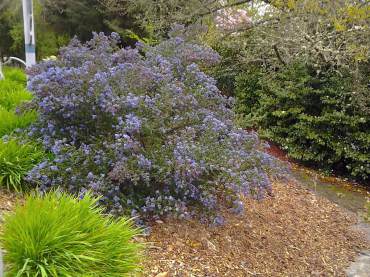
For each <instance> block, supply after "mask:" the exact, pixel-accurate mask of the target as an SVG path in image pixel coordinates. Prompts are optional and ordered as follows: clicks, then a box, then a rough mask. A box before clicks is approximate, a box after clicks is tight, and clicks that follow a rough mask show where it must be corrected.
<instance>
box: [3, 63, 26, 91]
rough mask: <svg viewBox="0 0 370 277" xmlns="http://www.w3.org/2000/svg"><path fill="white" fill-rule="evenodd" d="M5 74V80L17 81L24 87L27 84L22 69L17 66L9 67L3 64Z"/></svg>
mask: <svg viewBox="0 0 370 277" xmlns="http://www.w3.org/2000/svg"><path fill="white" fill-rule="evenodd" d="M3 72H4V75H5V80H11V81H12V82H15V83H18V84H20V85H21V86H23V87H25V86H26V84H27V77H26V74H25V73H24V70H22V69H20V68H18V67H9V66H5V67H4V68H3Z"/></svg>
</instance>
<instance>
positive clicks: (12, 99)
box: [0, 80, 32, 111]
mask: <svg viewBox="0 0 370 277" xmlns="http://www.w3.org/2000/svg"><path fill="white" fill-rule="evenodd" d="M31 100H32V94H31V93H30V92H28V91H27V90H25V88H24V87H23V86H22V85H19V84H17V83H14V82H11V81H7V80H5V81H0V106H1V107H3V108H4V109H6V110H8V111H9V110H14V109H15V108H16V107H17V106H19V105H20V104H21V103H23V102H27V101H31Z"/></svg>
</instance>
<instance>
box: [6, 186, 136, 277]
mask: <svg viewBox="0 0 370 277" xmlns="http://www.w3.org/2000/svg"><path fill="white" fill-rule="evenodd" d="M132 224H133V223H132V221H131V220H127V219H125V218H121V219H119V220H116V219H113V218H112V217H111V216H103V214H102V209H101V208H99V207H98V206H97V199H95V198H93V197H91V196H90V195H89V194H86V195H85V196H84V198H83V199H75V198H73V197H72V196H69V195H67V194H64V193H60V192H51V193H47V194H46V195H44V196H39V195H32V196H29V197H28V198H27V199H26V200H25V203H24V204H19V205H18V206H17V207H16V208H15V210H14V212H12V213H10V214H8V215H6V217H5V220H4V226H3V233H2V235H1V244H2V248H3V249H4V250H5V253H4V262H5V266H6V268H5V270H6V275H5V276H9V277H10V276H33V277H37V276H40V277H41V276H42V277H48V276H55V277H56V276H60V277H62V276H76V277H78V276H96V277H99V276H101V277H103V276H104V277H105V276H112V277H113V276H117V277H118V276H120V277H121V276H128V274H129V273H132V272H134V271H135V270H137V269H138V264H139V260H140V251H141V250H140V249H141V248H142V245H140V244H137V243H134V242H132V238H133V236H135V235H137V234H138V230H137V229H135V228H134V227H133V226H132ZM130 276H131V275H130Z"/></svg>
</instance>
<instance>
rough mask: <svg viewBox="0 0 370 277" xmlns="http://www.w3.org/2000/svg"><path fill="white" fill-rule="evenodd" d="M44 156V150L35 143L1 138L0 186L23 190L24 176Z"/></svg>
mask: <svg viewBox="0 0 370 277" xmlns="http://www.w3.org/2000/svg"><path fill="white" fill-rule="evenodd" d="M44 157H45V153H44V151H43V150H42V148H41V147H40V146H39V145H37V144H35V143H30V142H28V143H22V142H19V141H18V140H16V139H11V140H9V141H3V140H1V139H0V186H5V187H7V188H8V189H12V190H16V191H20V190H22V181H23V177H24V176H25V175H26V174H27V172H28V171H29V170H31V169H32V168H33V167H34V166H35V165H36V164H38V163H39V162H40V161H41V160H42V159H43V158H44Z"/></svg>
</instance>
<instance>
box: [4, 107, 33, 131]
mask: <svg viewBox="0 0 370 277" xmlns="http://www.w3.org/2000/svg"><path fill="white" fill-rule="evenodd" d="M36 119H37V112H36V111H34V110H30V111H27V112H24V113H22V114H16V113H15V112H14V111H8V110H6V109H4V108H2V107H1V106H0V138H1V137H2V136H4V135H9V134H11V133H12V132H13V131H14V130H16V129H23V128H26V127H28V126H29V125H31V124H32V123H33V122H35V121H36Z"/></svg>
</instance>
